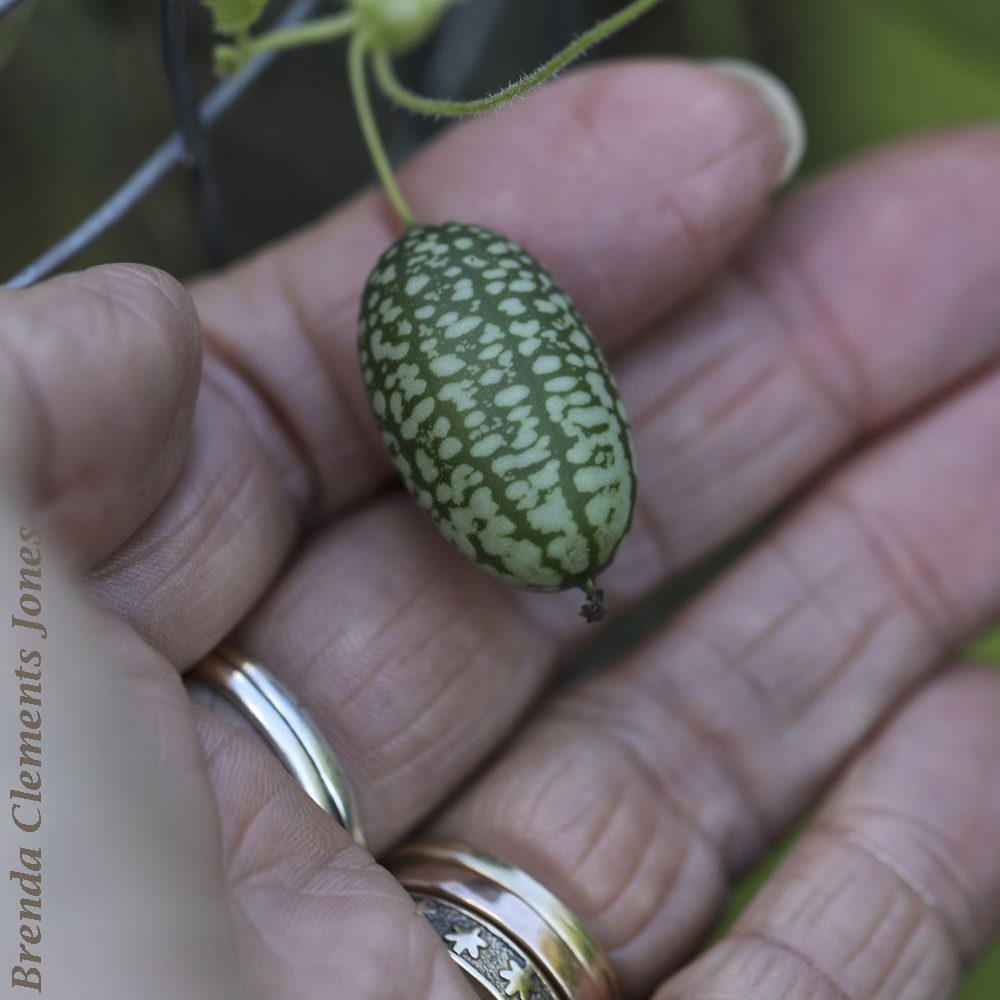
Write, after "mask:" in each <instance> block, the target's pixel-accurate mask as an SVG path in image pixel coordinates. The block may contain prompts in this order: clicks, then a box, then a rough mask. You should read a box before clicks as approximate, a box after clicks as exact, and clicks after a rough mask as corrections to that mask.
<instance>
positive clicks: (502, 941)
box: [388, 838, 621, 1000]
mask: <svg viewBox="0 0 1000 1000" xmlns="http://www.w3.org/2000/svg"><path fill="white" fill-rule="evenodd" d="M388 867H389V869H390V871H392V873H393V874H394V875H395V876H396V878H397V879H398V881H399V882H400V883H401V884H402V885H403V887H404V888H405V889H406V890H407V891H408V892H409V893H410V895H411V896H412V897H413V899H414V901H415V902H416V903H417V908H418V909H419V910H420V912H421V913H423V915H424V916H425V917H426V918H427V919H428V920H429V921H430V922H431V924H432V925H433V926H434V929H435V930H436V931H437V932H438V934H439V935H440V936H441V939H442V941H443V942H444V944H445V946H446V947H447V948H448V951H449V953H450V955H451V957H452V958H453V959H454V960H455V962H457V963H458V965H459V966H460V967H461V968H462V970H463V972H465V974H466V976H467V977H468V978H469V980H470V982H471V983H472V985H473V987H474V988H475V989H476V991H477V993H478V995H479V996H481V997H484V998H488V1000H512V998H513V1000H620V997H621V988H620V987H619V985H618V979H617V977H616V976H615V973H614V970H613V969H612V967H611V963H610V961H609V959H608V956H607V954H606V953H605V951H604V949H603V948H602V947H601V945H600V944H599V942H598V941H597V939H596V938H595V937H594V936H593V934H591V933H590V931H588V930H587V928H586V927H584V925H583V924H582V923H581V922H580V920H579V919H578V918H577V917H575V916H574V915H573V914H572V913H571V912H570V911H569V910H568V909H567V908H566V907H565V906H564V905H563V904H562V903H561V902H559V900H558V899H556V897H555V896H553V895H552V893H550V892H549V891H548V889H546V888H545V887H544V886H542V885H540V884H539V883H538V882H536V881H535V880H534V879H533V878H532V877H531V876H530V875H528V874H527V873H525V872H523V871H521V870H520V869H518V868H515V867H513V866H512V865H509V864H507V863H506V862H504V861H501V860H500V859H499V858H495V857H493V856H492V855H489V854H486V853H484V852H482V851H477V850H474V849H473V848H471V847H468V846H467V845H465V844H463V843H461V842H459V841H456V840H445V839H440V838H433V839H431V838H428V839H422V840H416V841H413V842H412V843H409V844H407V845H405V846H404V847H402V848H400V849H399V850H398V851H397V852H396V853H395V854H394V855H393V856H392V857H391V858H390V859H389V862H388Z"/></svg>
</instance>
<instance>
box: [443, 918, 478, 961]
mask: <svg viewBox="0 0 1000 1000" xmlns="http://www.w3.org/2000/svg"><path fill="white" fill-rule="evenodd" d="M444 939H445V941H451V942H452V951H454V952H455V954H456V955H461V954H462V953H463V952H464V953H466V954H467V955H468V956H469V958H471V959H472V960H473V961H475V960H476V959H477V958H479V952H480V951H481V950H482V949H483V948H485V947H486V942H485V941H484V940H483V939H482V938H481V937H480V936H479V928H478V927H475V928H473V929H472V930H471V931H463V930H460V929H459V928H458V927H454V926H453V927H452V929H451V934H445V936H444Z"/></svg>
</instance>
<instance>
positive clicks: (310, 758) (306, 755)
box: [185, 646, 365, 846]
mask: <svg viewBox="0 0 1000 1000" xmlns="http://www.w3.org/2000/svg"><path fill="white" fill-rule="evenodd" d="M185 682H186V683H187V684H189V685H198V684H201V685H203V686H204V687H207V688H209V689H210V690H211V691H214V692H215V693H216V694H219V695H221V696H222V697H223V698H225V699H226V701H228V702H229V703H230V704H231V705H233V706H235V707H236V708H237V709H239V710H240V711H241V712H242V713H243V714H244V715H245V716H246V717H247V718H248V719H249V720H250V722H251V723H253V726H254V728H255V729H256V730H257V732H259V733H260V735H261V736H262V737H263V738H264V740H265V741H266V742H267V744H268V746H270V747H271V749H272V750H273V751H274V753H275V756H277V758H278V759H279V760H280V761H281V763H282V764H284V766H285V769H286V770H287V771H288V772H289V774H291V776H292V777H293V778H295V780H296V781H298V783H299V784H300V785H301V786H302V788H303V789H305V791H306V793H307V794H308V795H309V797H310V798H311V799H312V800H313V801H314V802H315V803H316V804H317V805H318V806H319V807H320V808H321V809H323V810H324V811H325V812H327V813H329V815H331V816H332V817H333V818H334V819H335V820H336V821H337V822H338V823H339V824H340V825H341V826H342V827H344V829H345V830H347V832H348V833H350V835H351V836H352V837H353V838H354V840H355V841H357V843H359V844H361V845H362V846H363V845H364V843H365V837H364V833H363V832H362V830H361V825H360V822H359V821H358V813H357V809H356V807H355V804H354V795H353V793H352V792H351V786H350V784H349V783H348V781H347V778H346V776H345V775H344V772H343V771H342V770H341V768H340V764H339V763H338V762H337V758H336V757H335V756H334V753H333V751H332V750H331V749H330V745H329V744H328V743H327V742H326V740H325V739H324V738H323V736H322V734H321V733H320V731H319V730H318V729H317V728H316V725H315V723H314V722H313V721H312V719H310V718H309V716H308V715H307V714H306V712H305V709H304V708H303V707H302V706H301V705H300V704H299V702H298V701H297V700H296V699H295V697H294V695H292V693H291V692H290V691H289V690H288V689H287V688H286V687H285V686H284V684H282V683H281V682H280V681H279V680H278V679H277V678H276V677H275V676H274V675H273V674H272V673H271V672H270V671H269V670H267V669H266V668H265V667H264V666H262V665H261V664H260V663H258V662H257V661H256V660H251V659H250V658H249V657H247V656H244V655H243V654H242V653H240V652H238V651H237V650H235V649H233V648H232V647H231V646H218V647H217V648H216V649H215V650H213V651H212V652H211V653H209V655H208V656H206V657H205V659H203V660H202V661H201V662H200V663H198V664H197V665H196V666H195V667H194V668H193V669H192V670H190V671H189V672H188V673H187V675H186V676H185Z"/></svg>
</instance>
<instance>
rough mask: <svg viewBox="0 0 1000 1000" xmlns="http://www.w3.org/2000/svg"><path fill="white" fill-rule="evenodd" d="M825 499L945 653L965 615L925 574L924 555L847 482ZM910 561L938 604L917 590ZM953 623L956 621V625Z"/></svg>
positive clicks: (829, 486) (831, 488)
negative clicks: (852, 492)
mask: <svg viewBox="0 0 1000 1000" xmlns="http://www.w3.org/2000/svg"><path fill="white" fill-rule="evenodd" d="M823 501H825V502H827V503H829V504H830V505H831V506H832V507H834V508H839V509H840V511H841V512H842V513H844V514H846V515H847V517H848V520H849V522H850V523H851V524H852V525H853V526H854V527H855V528H856V529H857V531H858V533H859V535H860V536H861V539H862V541H863V542H865V543H866V549H867V551H868V552H869V553H870V554H871V555H872V556H873V557H874V559H875V562H876V565H877V566H878V567H879V568H880V569H881V570H882V573H883V577H884V579H885V581H886V582H887V583H889V584H891V585H892V589H893V590H894V591H895V592H896V593H898V594H899V597H900V600H901V602H902V604H903V606H904V607H906V608H908V609H909V610H910V612H911V614H912V616H913V619H914V621H916V622H919V623H920V624H921V625H922V626H926V631H927V633H928V638H929V640H930V641H931V643H932V648H933V649H934V650H936V654H935V656H944V655H945V653H947V651H948V650H949V649H950V648H951V647H952V646H953V645H954V643H955V642H956V638H957V633H958V631H959V630H960V629H961V627H962V622H963V618H964V617H965V616H964V615H961V614H958V613H957V609H954V608H953V607H952V604H951V601H950V599H949V598H947V597H946V596H945V594H944V593H943V591H942V589H941V587H940V585H939V584H938V583H937V582H936V581H933V582H932V581H931V580H930V579H928V578H927V577H926V575H925V569H924V560H923V557H921V556H919V555H918V554H917V553H916V552H915V551H914V547H913V546H912V545H911V544H909V543H908V542H904V539H903V536H902V535H900V534H899V533H898V527H897V528H894V529H893V534H892V535H890V534H889V529H888V525H887V524H885V523H884V522H876V521H873V519H872V517H871V516H870V515H869V514H868V513H867V512H866V511H865V509H864V507H863V506H861V505H860V504H859V503H858V502H857V501H855V500H854V499H853V498H852V497H851V496H850V494H849V493H848V490H847V486H846V484H838V483H836V482H835V481H834V482H830V483H828V484H827V486H826V487H825V488H824V491H823ZM897 553H898V554H897ZM900 556H902V558H900ZM907 562H909V563H910V564H911V565H912V566H913V568H914V569H916V570H917V571H918V574H919V575H920V576H921V577H923V579H924V582H925V583H928V584H929V595H930V596H931V597H933V598H935V600H936V602H937V603H936V606H932V605H930V604H929V602H928V601H927V600H925V599H924V598H923V597H922V596H921V595H920V594H919V593H918V592H917V591H916V590H915V589H914V586H913V583H912V582H911V580H910V576H911V573H908V572H907V569H906V563H907ZM950 622H955V625H954V626H953V625H951V624H950Z"/></svg>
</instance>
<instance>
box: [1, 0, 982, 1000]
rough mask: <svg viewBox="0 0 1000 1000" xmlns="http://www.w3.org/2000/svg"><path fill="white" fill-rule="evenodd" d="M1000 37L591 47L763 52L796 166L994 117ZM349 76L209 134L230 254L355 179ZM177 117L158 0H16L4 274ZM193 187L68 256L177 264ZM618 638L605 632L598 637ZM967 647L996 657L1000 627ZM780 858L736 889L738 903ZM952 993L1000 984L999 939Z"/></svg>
mask: <svg viewBox="0 0 1000 1000" xmlns="http://www.w3.org/2000/svg"><path fill="white" fill-rule="evenodd" d="M623 2H624V0H610V2H605V0H467V2H466V3H465V4H464V5H462V6H460V7H459V8H456V10H455V11H454V12H453V13H452V14H450V15H449V18H448V20H447V22H446V24H445V25H444V26H443V29H442V31H441V32H440V33H439V35H438V36H437V38H436V39H435V41H434V42H433V43H432V44H431V45H429V46H427V47H426V48H425V49H424V50H423V51H421V52H420V53H418V54H417V55H415V56H412V57H409V58H408V59H406V60H404V61H403V63H402V66H401V75H403V77H404V79H406V80H407V81H408V82H409V83H411V84H412V85H414V86H416V87H418V88H419V89H421V90H423V91H425V92H428V93H434V94H437V95H441V96H449V97H472V96H479V95H480V94H483V93H486V92H488V91H491V90H495V89H496V88H497V87H499V86H502V85H503V84H505V83H507V82H508V81H509V80H511V79H514V78H516V77H517V76H519V75H520V74H521V73H522V72H524V71H526V70H530V69H532V68H533V67H534V66H535V65H537V64H538V63H539V62H541V61H543V60H544V59H545V58H546V57H547V56H548V55H550V54H551V53H552V52H554V51H555V50H557V49H558V48H560V47H562V45H564V44H565V43H566V42H567V41H568V40H569V39H570V38H571V37H572V36H573V35H574V34H575V33H577V32H579V31H580V30H582V29H583V28H585V27H587V26H588V25H590V24H591V23H593V21H594V20H596V19H597V18H598V17H599V16H601V15H603V14H606V13H608V12H610V11H612V10H614V9H617V8H618V7H620V6H621V3H623ZM272 6H274V7H278V6H279V5H278V4H276V3H272ZM269 16H270V12H269ZM188 37H189V44H190V48H191V53H192V60H193V64H194V70H195V76H196V82H197V86H198V89H199V92H201V93H204V91H205V90H206V89H207V88H209V87H211V86H212V84H213V79H212V75H211V70H210V66H211V47H212V38H211V36H210V30H209V19H208V17H207V15H206V14H205V12H204V11H203V10H202V9H201V8H200V7H199V6H198V5H197V4H196V3H192V4H191V5H190V9H189V25H188ZM998 53H1000V3H998V0H667V2H666V3H664V4H663V6H661V7H660V8H658V9H657V10H656V11H654V12H653V13H651V14H649V15H647V17H646V18H645V19H644V21H643V22H642V24H641V25H640V26H635V27H633V28H631V29H630V30H627V31H625V32H624V33H622V34H621V35H619V36H617V37H615V38H614V39H612V40H611V41H610V42H608V43H606V44H605V45H604V46H602V47H601V48H600V49H599V50H598V51H597V52H596V53H594V57H597V58H602V59H605V58H613V57H621V56H635V55H651V54H659V55H679V56H683V57H712V56H729V57H732V56H735V57H742V58H749V59H753V60H755V61H757V62H760V63H762V64H764V65H766V66H768V67H770V68H771V69H772V70H774V71H775V72H776V73H778V74H779V75H780V76H781V77H783V78H784V79H785V80H786V81H787V82H788V83H789V84H790V85H791V87H792V89H793V90H794V91H795V93H796V95H797V96H798V97H799V100H800V101H801V103H802V106H803V108H804V111H805V115H806V119H807V121H808V125H809V132H810V149H809V154H808V157H807V160H806V163H805V165H804V169H803V172H802V176H803V177H808V176H809V175H810V174H812V173H814V172H816V171H819V170H822V169H824V168H826V167H827V166H828V165H830V164H831V163H833V162H836V161H837V160H840V159H843V158H845V157H847V156H850V155H852V154H854V153H857V152H858V151H860V150H863V149H865V148H867V147H869V146H871V145H874V144H876V143H880V142H884V141H886V140H889V139H891V138H892V137H894V136H897V135H900V134H905V133H909V132H913V131H914V130H922V129H927V128H934V127H940V126H943V125H948V124H951V123H956V122H961V121H969V120H977V119H992V120H994V121H995V120H997V119H998V118H1000V56H998ZM345 76H346V70H345V65H344V53H343V46H342V44H332V45H329V46H324V47H320V48H314V49H308V50H302V51H299V52H295V53H293V54H290V55H286V56H284V57H282V58H281V59H280V60H278V62H277V63H276V64H275V66H274V67H273V68H272V69H271V70H270V71H269V72H268V73H267V74H266V76H265V77H264V78H263V79H262V80H261V81H260V82H259V83H258V84H257V85H256V86H255V87H254V88H253V89H252V90H251V91H250V92H249V93H248V94H247V95H245V97H244V99H243V100H242V102H241V103H240V104H239V105H238V106H237V107H236V108H235V109H234V110H233V111H232V112H230V114H229V115H228V116H227V117H226V118H225V119H224V121H223V122H222V123H221V125H220V126H219V127H218V129H217V130H216V132H215V133H214V135H213V143H212V148H213V151H214V154H215V160H216V166H217V170H218V174H219V178H220V181H221V188H222V195H223V202H224V212H225V221H226V225H227V229H228V232H229V238H230V243H231V245H232V248H233V250H234V251H235V252H236V253H237V254H242V253H246V252H248V251H250V250H253V249H254V248H255V247H258V246H260V245H261V244H262V243H265V242H267V241H268V240H271V239H274V238H275V237H278V236H280V235H281V234H283V233H286V232H287V231H288V230H290V229H293V228H295V227H296V226H299V225H301V224H303V223H306V222H308V221H310V220H312V219H314V218H315V217H316V216H317V215H319V214H321V213H323V212H325V211H327V210H329V209H330V208H331V207H332V206H334V205H336V204H337V203H338V202H340V201H342V200H344V199H345V198H346V197H348V196H349V195H350V194H351V193H352V192H354V191H356V190H357V189H358V188H359V187H360V186H362V185H364V184H366V183H368V182H369V181H370V179H371V169H370V166H369V163H368V159H367V156H366V154H365V151H364V147H363V145H362V143H361V140H360V135H359V132H358V127H357V123H356V121H355V118H354V114H353V109H352V107H351V102H350V98H349V95H348V93H347V88H346V80H345ZM379 113H380V116H381V118H382V121H383V127H384V132H385V135H386V136H387V139H388V141H389V144H390V147H391V149H392V150H393V152H394V153H395V154H396V155H405V154H406V153H407V152H408V151H410V150H412V149H413V148H414V147H415V146H416V145H418V144H419V143H420V142H422V141H425V140H426V139H427V138H428V137H429V135H430V134H431V133H432V132H433V131H434V129H435V128H436V127H437V126H436V125H434V124H433V123H426V122H422V121H420V120H417V119H414V118H413V117H412V116H410V115H408V114H406V113H403V112H393V111H391V110H390V109H388V108H386V107H385V106H384V104H382V103H381V102H380V105H379ZM173 123H174V119H173V110H172V108H171V105H170V101H169V96H168V92H167V88H166V83H165V79H164V75H163V71H162V64H161V59H160V42H159V34H158V19H157V9H156V4H154V3H145V4H136V3H134V2H128V0H77V2H73V0H29V2H28V3H26V4H24V5H23V6H21V7H20V8H18V9H17V10H16V11H15V12H14V13H13V14H11V15H9V16H8V17H7V18H6V19H4V21H2V22H0V279H4V278H6V277H9V276H10V275H12V274H13V273H14V272H16V271H17V270H19V269H20V268H21V267H22V266H24V265H25V264H27V263H28V262H29V261H30V260H32V259H33V258H35V257H36V256H37V255H38V254H40V253H41V252H42V251H43V250H45V249H46V248H47V247H48V246H49V245H51V244H52V243H54V242H55V241H56V240H57V239H59V238H60V237H61V236H62V235H64V234H65V232H66V231H67V230H69V229H71V228H72V227H73V226H75V225H76V224H77V223H78V222H79V221H80V220H81V219H83V218H84V217H85V216H86V215H87V214H88V213H89V212H90V211H92V210H93V209H94V208H95V207H96V206H97V205H98V204H99V203H100V202H102V201H103V200H104V199H105V198H106V197H107V196H108V195H109V194H111V193H112V191H113V190H114V189H115V188H116V187H117V186H118V185H119V184H120V183H121V182H122V181H124V180H125V179H126V178H127V177H128V175H129V174H130V173H131V171H132V170H133V169H134V167H135V166H136V165H138V163H139V162H140V161H141V160H142V159H144V158H145V157H146V156H147V155H148V154H149V153H150V152H151V151H152V150H153V149H154V148H155V147H156V146H157V145H158V144H159V142H160V141H161V140H162V139H163V137H164V136H165V135H166V133H167V132H169V131H170V130H171V129H172V128H173ZM998 183H1000V178H998ZM193 204H194V203H193V200H192V198H191V183H190V178H189V177H187V176H185V175H184V174H182V173H180V172H175V173H174V174H172V175H171V177H170V178H169V179H168V180H167V181H166V182H165V183H163V184H162V185H161V186H160V187H158V188H157V189H156V190H155V191H154V192H153V193H152V194H151V196H150V197H149V198H147V199H146V200H145V201H144V202H143V203H142V204H141V205H140V206H139V207H138V208H137V209H136V210H135V211H134V212H133V213H132V214H131V215H130V216H129V217H128V218H127V219H126V220H125V221H124V222H122V223H121V224H120V225H119V226H117V227H116V228H115V229H114V230H113V231H111V232H110V233H109V234H108V235H106V236H104V237H102V238H101V239H100V240H99V241H98V242H96V243H95V244H93V245H92V246H91V247H90V248H88V249H87V250H86V251H85V252H84V253H83V254H81V255H80V256H79V257H78V258H77V259H76V260H75V261H74V265H75V266H83V265H86V264H93V263H98V262H103V261H110V260H137V261H142V262H145V263H149V264H155V265H158V266H160V267H163V268H166V269H167V270H169V271H171V272H173V273H174V274H177V275H179V276H182V277H183V276H187V275H190V274H193V273H196V272H197V271H199V270H201V269H202V268H203V267H204V266H205V263H206V257H205V252H204V248H203V246H202V244H201V240H200V238H199V236H198V226H197V219H196V217H195V214H194V207H193ZM729 557H731V553H730V554H729V555H728V556H727V555H725V554H724V555H723V556H722V557H720V559H717V560H716V567H717V566H718V565H719V564H720V563H723V562H725V561H726V559H727V558H729ZM710 569H711V568H710ZM704 579H705V572H704V571H703V572H702V573H701V574H700V575H698V576H696V577H693V578H691V579H690V580H687V581H683V582H682V584H681V585H680V586H679V587H674V588H672V590H671V592H670V593H669V594H666V595H663V596H662V597H661V599H660V600H659V601H658V602H657V608H656V614H657V615H662V614H663V613H664V611H665V610H669V608H670V607H671V606H675V605H676V604H677V602H678V601H680V600H681V599H683V598H684V597H686V596H688V595H689V594H690V593H691V591H692V590H693V589H696V588H697V586H698V585H699V584H700V583H702V582H703V581H704ZM614 641H615V639H614V633H611V638H610V639H609V640H607V641H606V643H605V645H607V642H610V643H611V644H613V643H614ZM976 652H977V653H978V654H979V655H981V656H983V657H985V658H990V659H993V660H995V661H998V662H1000V636H996V637H992V638H987V639H986V640H984V642H983V643H981V644H980V645H979V646H978V648H977V650H976ZM779 857H780V851H779V852H776V854H775V855H774V857H773V858H772V859H770V860H769V862H768V863H767V864H765V865H763V866H762V867H761V869H760V871H759V872H757V873H756V874H755V876H754V877H752V878H751V879H749V880H748V881H747V883H746V884H745V885H744V886H743V887H742V888H741V890H740V892H739V893H738V894H737V899H736V901H735V903H734V907H733V911H732V912H733V913H734V912H736V910H737V909H738V907H739V906H740V905H742V903H743V902H744V901H745V900H746V898H748V896H749V895H750V894H751V893H752V892H753V890H754V888H755V886H756V885H757V884H759V880H760V878H762V877H763V876H764V875H765V874H766V872H767V871H768V870H769V867H770V866H771V865H773V863H774V862H775V860H776V859H777V858H779ZM731 915H732V914H730V916H731ZM961 997H962V1000H997V998H998V997H1000V948H998V949H995V950H994V952H993V953H992V954H991V955H990V956H989V957H988V958H987V959H986V961H984V962H983V963H982V964H981V966H980V967H979V969H977V970H976V972H975V973H974V974H973V975H972V976H970V977H969V979H968V980H967V982H966V985H965V987H964V989H963V992H962V994H961Z"/></svg>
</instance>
